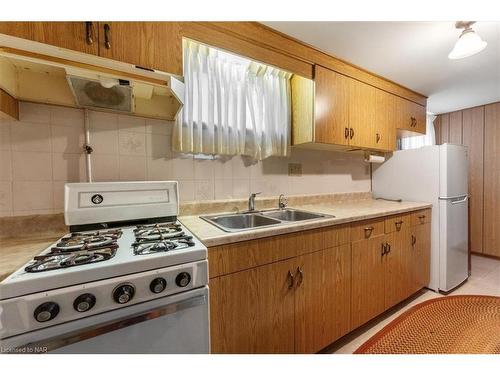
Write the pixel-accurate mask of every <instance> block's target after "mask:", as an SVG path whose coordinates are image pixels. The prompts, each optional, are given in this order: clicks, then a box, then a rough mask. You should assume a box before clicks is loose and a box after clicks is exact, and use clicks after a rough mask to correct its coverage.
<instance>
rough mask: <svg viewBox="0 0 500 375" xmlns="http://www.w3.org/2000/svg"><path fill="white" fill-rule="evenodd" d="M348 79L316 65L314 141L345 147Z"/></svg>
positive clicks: (346, 141)
mask: <svg viewBox="0 0 500 375" xmlns="http://www.w3.org/2000/svg"><path fill="white" fill-rule="evenodd" d="M350 81H351V80H350V79H349V78H347V77H345V76H343V75H341V74H338V73H335V72H334V71H332V70H330V69H326V68H323V67H322V66H319V65H317V66H316V70H315V86H316V87H315V98H314V100H315V111H314V120H315V123H314V126H315V132H314V140H315V142H318V143H327V144H336V145H347V144H348V131H349V129H348V128H349V100H348V99H349V87H350Z"/></svg>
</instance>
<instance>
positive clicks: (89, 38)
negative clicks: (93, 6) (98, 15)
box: [85, 21, 94, 45]
mask: <svg viewBox="0 0 500 375" xmlns="http://www.w3.org/2000/svg"><path fill="white" fill-rule="evenodd" d="M85 41H86V42H87V44H88V45H92V44H94V31H93V30H92V22H88V21H87V22H85Z"/></svg>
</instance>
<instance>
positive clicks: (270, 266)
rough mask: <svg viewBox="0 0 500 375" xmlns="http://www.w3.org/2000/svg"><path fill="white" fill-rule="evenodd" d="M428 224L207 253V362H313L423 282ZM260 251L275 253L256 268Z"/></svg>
mask: <svg viewBox="0 0 500 375" xmlns="http://www.w3.org/2000/svg"><path fill="white" fill-rule="evenodd" d="M419 218H420V219H419ZM422 218H423V219H422ZM429 218H430V210H428V211H418V212H417V213H415V214H406V215H401V216H397V217H396V216H392V217H389V218H381V219H374V220H373V219H372V220H369V221H364V222H358V223H352V224H350V225H339V226H334V227H328V228H321V229H318V230H311V231H306V232H301V233H292V234H288V235H280V236H275V237H270V238H267V239H266V238H265V239H259V240H253V241H246V242H241V243H236V244H233V245H224V246H222V247H214V248H210V249H209V259H210V274H211V275H212V278H211V279H210V284H209V287H210V330H211V333H210V334H211V347H212V353H316V352H318V351H320V350H322V349H324V348H325V347H327V346H328V345H330V344H331V343H333V342H334V341H336V340H337V339H339V338H340V337H342V336H344V335H345V334H347V333H349V332H350V331H352V330H353V329H355V328H357V327H359V326H361V325H363V324H364V323H366V322H368V321H369V320H371V319H373V318H375V317H376V316H377V315H379V314H381V313H382V312H384V311H385V310H387V309H388V308H390V307H392V306H394V305H396V304H397V303H399V302H401V301H403V300H404V299H405V298H407V297H409V296H410V295H412V294H413V293H415V292H416V291H418V290H419V289H421V288H422V287H424V286H426V285H427V284H428V282H429V259H430V220H429ZM419 220H420V221H419ZM399 222H401V223H402V224H400V223H399ZM384 228H385V230H384ZM366 230H368V232H369V235H366ZM258 249H262V251H263V252H264V253H269V252H273V251H275V253H274V255H273V256H269V257H267V258H263V257H262V256H259V257H257V258H256V257H255V255H256V254H260V253H259V251H258ZM285 249H288V253H287V252H286V251H285ZM308 249H309V250H308ZM264 250H265V251H264ZM288 254H291V255H288ZM287 256H289V257H288V258H286V257H287ZM236 257H237V258H238V259H239V260H238V262H236V261H235V258H236ZM280 257H281V259H280ZM263 262H267V264H263Z"/></svg>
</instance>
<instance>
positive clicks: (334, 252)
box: [295, 244, 351, 353]
mask: <svg viewBox="0 0 500 375" xmlns="http://www.w3.org/2000/svg"><path fill="white" fill-rule="evenodd" d="M298 267H299V268H298V270H297V274H296V276H295V277H296V285H297V286H296V294H295V352H296V353H316V352H318V351H319V350H321V349H323V348H325V347H326V346H327V345H329V344H331V343H332V342H334V341H335V340H336V339H338V338H340V337H341V336H343V335H345V334H346V333H347V332H349V329H350V324H349V323H350V292H351V247H350V245H349V244H346V245H343V246H340V247H334V248H330V249H326V250H322V251H318V252H315V253H312V254H308V255H304V256H302V257H300V258H299V259H298Z"/></svg>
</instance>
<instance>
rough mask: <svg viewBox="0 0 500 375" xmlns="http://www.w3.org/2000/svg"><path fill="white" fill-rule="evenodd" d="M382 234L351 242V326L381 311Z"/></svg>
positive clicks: (382, 295) (354, 326)
mask: <svg viewBox="0 0 500 375" xmlns="http://www.w3.org/2000/svg"><path fill="white" fill-rule="evenodd" d="M385 239H386V237H385V236H384V235H382V236H376V237H373V238H370V239H368V240H361V241H356V242H353V243H352V245H351V246H352V261H351V268H352V282H351V329H354V328H357V327H359V326H360V325H362V324H364V323H366V322H367V321H369V320H370V319H372V318H374V317H375V316H377V315H379V314H380V313H382V312H383V311H384V310H385V306H384V305H385V301H384V269H385V267H384V255H383V254H382V250H383V244H384V243H385Z"/></svg>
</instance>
